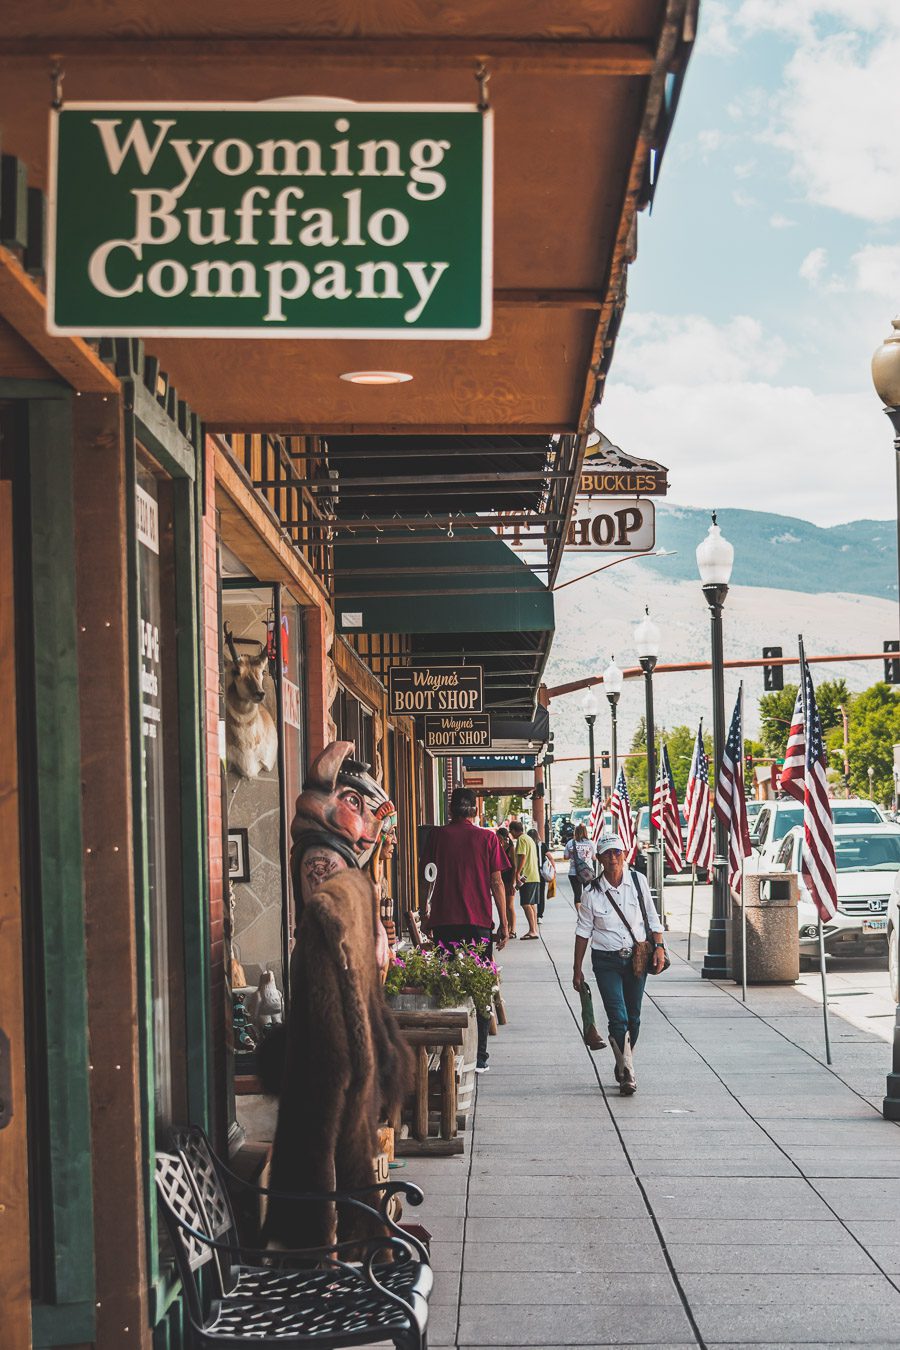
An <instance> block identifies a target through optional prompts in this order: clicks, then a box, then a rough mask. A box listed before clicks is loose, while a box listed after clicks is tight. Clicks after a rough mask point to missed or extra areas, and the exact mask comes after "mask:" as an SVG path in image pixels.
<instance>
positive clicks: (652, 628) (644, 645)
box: [634, 609, 660, 657]
mask: <svg viewBox="0 0 900 1350" xmlns="http://www.w3.org/2000/svg"><path fill="white" fill-rule="evenodd" d="M659 641H660V632H659V629H658V628H657V626H656V624H655V623H654V622H653V620H652V619H651V618H650V611H649V609H647V610H645V611H644V618H643V619H641V622H640V623H639V624H638V626H637V627H636V628H635V630H634V645H635V647H636V648H637V654H638V656H639V657H645V656H659Z"/></svg>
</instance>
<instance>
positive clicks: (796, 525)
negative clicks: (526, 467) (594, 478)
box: [545, 502, 898, 806]
mask: <svg viewBox="0 0 900 1350" xmlns="http://www.w3.org/2000/svg"><path fill="white" fill-rule="evenodd" d="M718 522H719V525H720V526H721V528H722V532H723V534H724V535H725V536H726V538H727V539H729V540H730V542H731V543H732V544H733V545H734V549H735V563H734V572H733V575H732V583H731V587H730V589H729V593H728V597H727V600H726V602H725V610H724V624H723V628H724V647H725V658H726V660H736V661H741V660H747V659H754V658H760V657H761V656H762V649H763V647H768V646H781V647H782V648H783V650H784V654H785V656H790V655H791V654H792V653H796V651H797V636H798V634H800V633H802V634H803V636H804V641H805V645H806V651H807V654H808V655H810V656H831V655H837V656H841V655H849V654H853V653H864V654H867V655H873V656H874V655H875V654H877V653H880V652H881V651H882V649H883V642H884V640H885V639H887V638H891V637H895V636H896V635H897V627H898V625H897V554H896V539H895V528H896V527H895V525H894V522H893V521H865V520H857V521H852V522H850V523H849V524H847V525H839V526H832V527H830V528H823V527H821V526H817V525H813V524H811V523H810V522H809V521H805V520H800V519H797V518H796V517H793V516H782V515H774V514H770V513H768V512H762V511H742V510H723V511H720V512H719V513H718ZM709 523H710V517H709V512H706V511H702V510H699V509H694V508H691V507H681V506H676V505H670V504H669V503H665V502H664V503H658V504H657V545H658V546H660V547H662V548H665V549H668V550H673V551H675V553H674V556H667V557H658V558H652V557H651V558H644V559H637V560H629V561H627V562H624V561H623V562H621V563H619V562H617V563H616V565H615V566H614V567H611V568H608V569H607V570H606V571H604V572H600V573H599V574H598V575H596V576H593V577H590V578H588V579H586V580H579V581H576V582H575V583H574V584H573V585H571V586H565V587H564V588H563V589H561V590H558V591H557V593H556V596H555V607H556V635H555V638H554V642H553V646H552V648H551V652H550V658H549V661H548V664H547V670H546V673H545V681H546V683H547V685H548V686H550V687H551V688H552V687H553V686H555V685H559V684H564V683H568V682H569V681H572V680H579V679H582V678H585V677H587V676H590V675H599V674H600V673H601V672H602V671H603V669H604V667H605V666H606V665H607V663H608V661H609V658H610V656H611V655H612V654H614V655H615V657H616V661H617V663H618V665H619V666H621V667H622V668H623V669H625V668H627V667H631V668H634V667H635V666H636V664H637V658H636V653H635V651H634V638H633V632H634V625H635V624H636V623H638V622H639V621H640V618H641V616H642V615H643V612H644V606H645V605H647V606H648V607H649V609H650V613H651V615H652V617H653V619H654V620H655V622H656V623H657V624H658V625H659V627H660V629H661V647H660V654H659V662H660V665H661V666H663V665H666V664H669V663H671V664H677V663H684V662H694V661H697V662H702V661H708V660H709V651H710V638H709V611H708V608H707V605H706V602H705V600H704V597H703V593H702V591H701V588H700V578H699V575H698V572H697V564H696V559H695V556H694V551H695V549H696V547H697V544H698V543H699V542H700V541H701V540H702V539H703V537H704V535H705V534H706V531H707V529H708V527H709ZM604 561H610V560H609V559H606V560H605V559H604V557H603V555H601V554H597V553H585V552H581V551H578V552H576V551H575V550H572V551H571V552H569V553H567V554H566V557H565V560H564V564H563V568H562V571H561V575H560V578H559V582H558V583H557V584H558V585H559V584H560V583H562V582H566V581H569V580H572V579H573V578H576V577H582V576H584V574H585V573H588V572H591V571H592V570H593V569H594V568H596V567H600V566H602V565H603V563H604ZM813 677H814V679H815V681H816V683H818V682H819V680H821V679H826V678H827V679H834V678H843V679H845V680H846V681H847V684H848V686H849V688H850V689H851V691H855V690H861V689H865V688H866V687H867V686H868V685H870V684H872V683H874V681H875V680H879V679H882V678H883V666H882V663H881V660H880V659H875V660H866V661H850V660H843V661H841V660H838V661H837V662H835V663H828V664H822V665H815V666H814V667H813ZM784 678H785V682H786V683H790V682H796V679H797V668H796V667H793V668H792V667H787V668H786V670H785V676H784ZM742 680H743V682H744V698H745V732H746V734H747V735H748V736H755V735H757V734H758V730H759V698H760V696H761V695H762V693H763V692H764V690H763V675H762V670H761V669H760V668H759V667H750V668H747V669H745V670H741V669H729V670H726V675H725V700H726V705H727V715H728V716H729V717H730V716H731V709H732V706H733V704H734V701H735V697H736V695H737V691H738V686H739V685H740V683H741V681H742ZM653 684H654V696H655V712H656V721H657V725H658V726H668V727H672V726H677V725H679V724H687V725H688V726H691V727H694V726H696V725H697V722H698V721H699V720H700V718H701V717H702V718H703V719H704V722H705V724H706V725H707V726H711V722H712V708H711V695H710V689H711V679H710V673H709V671H708V670H698V671H687V672H678V673H675V672H671V673H667V672H664V671H659V672H658V673H657V674H656V675H655V676H654V680H653ZM596 692H597V695H598V702H599V704H600V709H599V713H598V717H597V724H596V746H597V751H598V754H599V751H600V750H601V749H602V748H605V747H606V746H608V744H609V709H608V706H607V702H606V699H605V698H604V697H603V689H602V686H598V687H597V690H596ZM582 698H583V693H580V692H579V693H573V694H566V695H561V696H558V697H554V698H553V699H552V702H551V706H550V717H551V726H552V727H553V730H554V734H555V740H556V745H555V753H556V763H555V764H554V767H553V783H554V796H555V797H556V800H557V805H559V806H563V805H565V804H567V803H568V799H569V790H570V788H571V785H572V783H573V782H574V779H575V777H576V775H577V774H578V773H579V772H581V771H583V770H584V768H585V767H586V763H587V728H586V725H585V722H584V716H583V712H582V709H581V701H582ZM643 713H644V690H643V681H642V679H640V678H639V677H638V678H629V679H627V680H626V682H625V687H624V689H623V691H622V697H621V701H620V703H619V749H620V751H621V750H627V748H628V746H629V744H630V741H631V737H632V735H633V734H634V731H635V728H636V726H637V723H638V720H639V718H640V717H641V716H642V715H643Z"/></svg>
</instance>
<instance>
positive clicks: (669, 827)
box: [650, 745, 684, 872]
mask: <svg viewBox="0 0 900 1350" xmlns="http://www.w3.org/2000/svg"><path fill="white" fill-rule="evenodd" d="M650 818H651V820H652V821H653V824H654V825H655V826H656V828H657V829H658V830H659V832H660V834H661V835H662V841H663V850H664V853H665V859H666V862H667V863H668V865H669V870H670V871H671V872H680V871H681V868H682V866H683V865H684V855H683V854H682V851H681V816H680V813H679V810H678V794H677V793H676V791H675V779H674V778H673V777H672V766H671V764H670V763H669V750H668V747H667V746H665V745H664V746H663V747H662V750H661V753H660V756H659V779H658V781H657V784H656V788H655V790H654V793H653V807H652V809H651V812H650Z"/></svg>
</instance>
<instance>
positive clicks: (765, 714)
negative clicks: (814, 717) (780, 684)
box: [759, 680, 852, 759]
mask: <svg viewBox="0 0 900 1350" xmlns="http://www.w3.org/2000/svg"><path fill="white" fill-rule="evenodd" d="M797 688H798V686H797V685H796V684H786V685H785V686H784V688H783V689H780V690H778V691H776V692H775V693H771V694H763V696H762V698H761V699H760V700H759V716H760V722H761V726H762V741H763V745H764V746H765V753H766V754H767V755H774V756H775V757H776V758H777V759H784V752H785V750H786V748H787V740H788V735H789V733H790V729H791V716H792V714H793V711H794V703H795V702H796V699H797ZM851 702H852V695H851V693H850V690H849V689H848V688H847V682H846V680H822V682H821V684H819V685H817V687H816V706H817V707H818V709H819V716H820V718H821V719H822V730H823V731H825V732H828V731H831V729H832V728H833V727H837V726H840V725H841V720H842V719H841V707H842V706H843V707H844V708H846V709H849V707H850V704H851Z"/></svg>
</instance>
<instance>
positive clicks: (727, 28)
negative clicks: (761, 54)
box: [697, 0, 736, 56]
mask: <svg viewBox="0 0 900 1350" xmlns="http://www.w3.org/2000/svg"><path fill="white" fill-rule="evenodd" d="M730 19H731V15H730V11H729V8H728V5H726V4H725V3H724V0H703V5H702V7H701V11H700V24H699V28H698V32H697V50H698V52H704V53H706V54H707V55H708V56H730V55H731V54H732V53H733V52H734V51H735V50H736V48H735V45H734V40H733V38H732V36H731V25H730Z"/></svg>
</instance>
